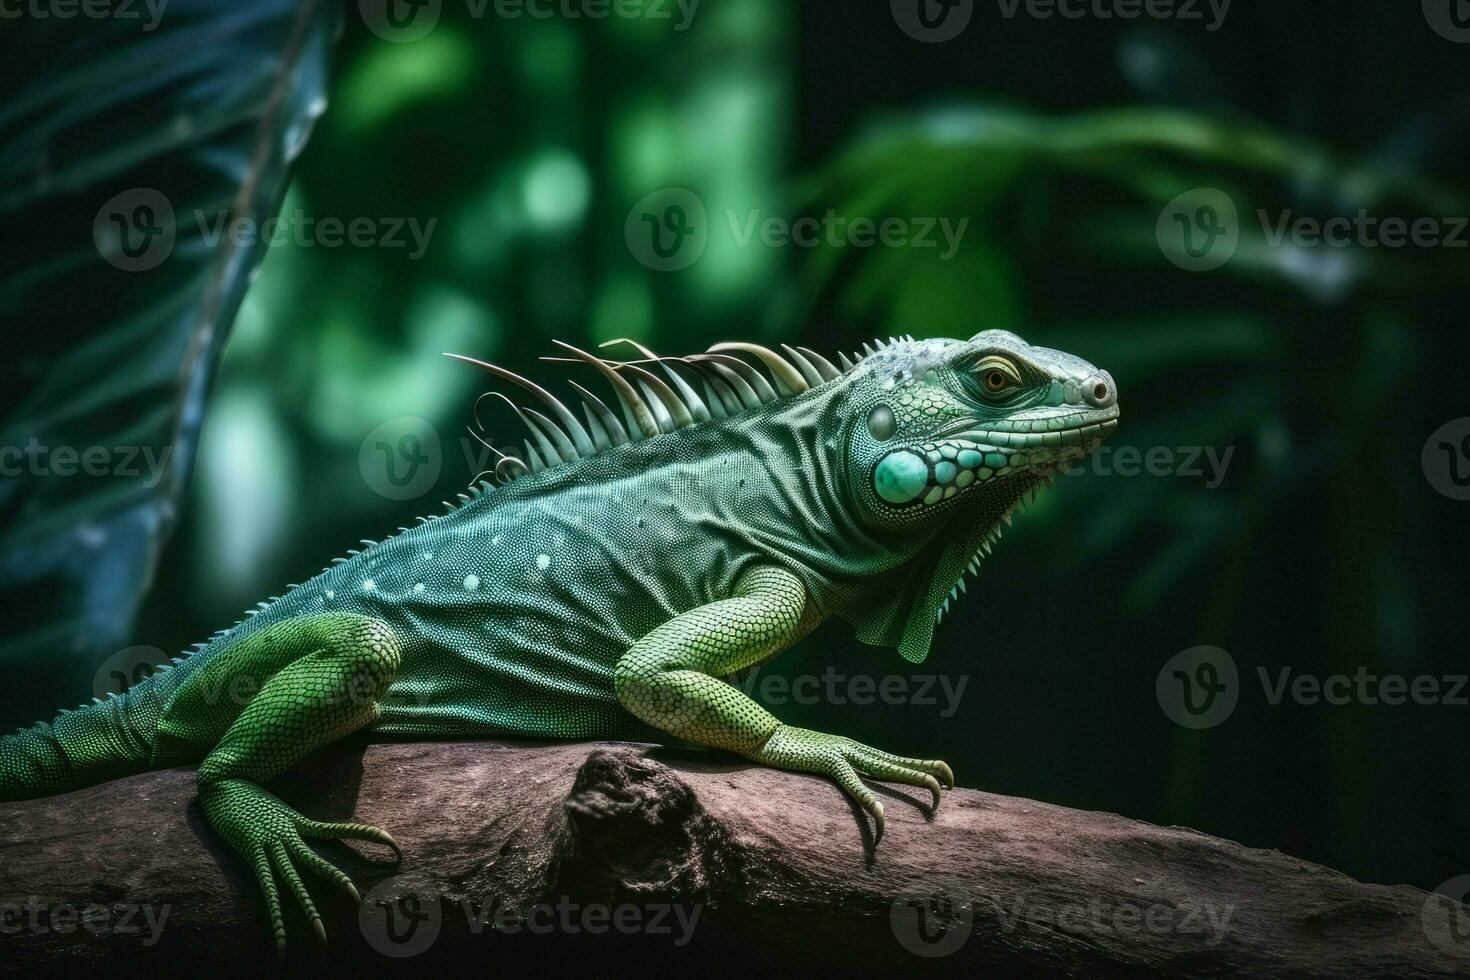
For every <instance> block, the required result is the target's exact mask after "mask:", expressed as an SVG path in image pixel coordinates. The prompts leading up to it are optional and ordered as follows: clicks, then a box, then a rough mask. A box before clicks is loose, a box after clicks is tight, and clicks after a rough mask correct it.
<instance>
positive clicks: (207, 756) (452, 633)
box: [0, 331, 1117, 946]
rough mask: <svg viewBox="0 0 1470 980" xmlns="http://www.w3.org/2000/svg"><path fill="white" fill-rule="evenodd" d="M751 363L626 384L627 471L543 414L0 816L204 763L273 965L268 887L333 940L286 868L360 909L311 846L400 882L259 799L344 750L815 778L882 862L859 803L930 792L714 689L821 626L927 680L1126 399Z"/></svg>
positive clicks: (9, 779)
mask: <svg viewBox="0 0 1470 980" xmlns="http://www.w3.org/2000/svg"><path fill="white" fill-rule="evenodd" d="M746 351H747V352H748V353H755V354H758V355H759V357H760V359H761V360H762V361H763V362H765V363H766V364H767V365H768V366H770V367H772V376H771V378H770V379H769V380H768V379H766V378H765V377H764V376H761V375H758V374H757V373H756V372H755V371H754V370H752V369H750V368H749V367H748V366H740V365H735V364H732V363H731V362H729V361H726V362H723V363H722V364H721V365H720V366H719V367H716V366H714V365H713V364H712V359H709V358H706V359H705V360H702V361H696V362H694V363H695V364H697V365H699V369H698V372H697V373H698V376H699V378H700V379H702V380H704V381H705V388H704V391H705V397H704V400H703V401H700V399H699V396H698V395H697V394H695V393H694V391H693V389H692V387H690V386H688V385H687V384H685V380H684V378H682V377H681V376H679V375H677V374H675V373H673V372H672V370H671V369H670V373H669V378H670V381H672V382H673V385H674V388H673V389H671V388H668V387H665V388H664V392H662V393H661V392H659V391H658V387H659V386H660V385H663V384H664V382H662V381H659V380H658V379H657V378H655V377H654V376H653V375H652V374H646V375H644V374H639V373H638V372H639V370H641V369H639V368H636V367H632V366H627V365H624V366H622V367H620V368H619V371H618V374H617V377H616V378H615V379H614V380H616V381H617V382H618V383H619V390H620V391H622V390H624V389H625V390H626V393H625V394H621V395H620V397H621V398H623V399H624V400H623V402H622V403H621V404H622V408H623V409H624V418H625V419H626V421H627V424H628V425H627V429H628V431H631V432H633V433H635V434H636V435H638V436H639V438H638V439H637V441H631V440H627V432H625V431H624V430H623V428H622V426H621V424H620V423H619V422H618V421H617V420H615V419H614V418H613V417H612V415H611V413H610V412H608V411H606V410H605V406H600V405H599V407H602V408H604V411H603V412H602V413H600V415H599V413H594V412H593V411H591V410H590V409H589V411H588V419H589V422H588V428H586V429H584V428H583V427H582V426H581V425H580V424H579V423H577V422H576V421H575V419H571V418H570V416H568V415H565V414H562V413H561V412H558V411H557V409H559V408H560V407H561V406H559V405H557V406H554V407H553V414H556V415H557V416H558V420H557V421H552V420H550V419H547V418H546V417H545V416H541V415H534V414H532V415H531V419H532V422H528V425H532V424H534V426H535V427H534V428H533V435H534V438H535V440H536V444H535V451H534V452H533V451H532V448H531V447H530V446H528V449H527V457H526V458H527V459H528V460H529V461H530V468H531V469H532V470H534V472H531V473H529V474H525V473H524V470H525V467H524V466H523V465H522V464H520V463H519V461H507V462H505V463H502V470H501V471H500V472H501V475H502V476H503V477H507V478H510V479H509V482H507V483H505V484H504V485H503V486H500V487H496V488H493V489H491V488H487V492H484V493H479V494H477V496H476V497H475V498H474V499H472V500H469V501H468V502H466V503H465V505H464V506H462V507H460V508H458V509H456V510H452V511H451V513H449V514H447V515H445V516H442V517H438V518H434V519H428V520H425V522H424V523H423V524H422V525H421V526H419V527H416V528H414V529H413V530H403V531H402V533H399V534H397V535H395V536H394V537H392V538H389V539H387V540H385V541H383V542H381V543H377V544H374V543H371V542H370V543H369V546H368V547H367V548H366V549H365V550H364V551H362V552H360V553H354V554H353V555H352V556H351V557H350V558H349V559H347V560H345V561H342V562H340V563H339V564H336V565H334V566H331V567H329V568H328V569H326V570H325V571H323V572H322V573H321V574H320V575H317V576H316V577H315V578H313V579H312V580H310V581H309V582H306V583H304V584H302V585H300V586H295V587H293V588H292V589H291V590H290V591H288V592H287V593H286V594H285V595H284V596H282V597H280V598H278V599H275V600H272V601H271V602H270V603H268V604H262V608H261V609H260V610H259V611H258V614H253V615H251V616H250V617H248V618H247V619H245V620H243V621H242V622H240V623H238V624H236V625H235V626H234V627H232V628H230V629H228V630H225V631H222V632H221V633H219V634H216V636H215V637H214V638H212V639H211V640H210V642H209V643H207V644H203V645H202V646H201V648H200V649H199V650H198V651H197V652H195V653H192V654H190V655H189V656H186V657H184V658H182V659H180V660H177V661H175V666H174V667H173V669H170V670H167V671H164V672H161V673H159V674H156V675H154V676H153V677H150V678H149V679H148V680H147V681H145V682H143V683H142V684H139V685H137V686H135V687H134V688H132V689H131V690H129V691H128V692H127V693H126V694H123V695H120V696H117V697H114V698H110V699H108V700H107V701H103V702H99V703H94V704H92V705H88V706H85V707H83V708H81V709H78V710H76V711H72V712H63V713H62V714H61V715H60V716H59V717H58V718H56V719H55V720H54V721H53V722H52V723H51V724H49V725H48V724H44V723H43V724H40V725H37V726H35V727H33V728H31V729H28V730H24V731H21V732H19V733H17V734H16V735H13V736H8V737H6V738H4V739H0V800H15V799H28V798H32V797H36V796H44V795H49V794H53V793H58V792H64V791H66V790H68V789H72V788H76V787H79V786H84V785H89V784H93V783H96V782H100V781H103V780H107V779H113V778H116V777H118V776H121V775H126V774H128V773H130V772H138V771H142V770H144V769H147V768H150V767H161V766H168V765H178V764H181V763H185V762H198V763H199V770H198V785H199V795H200V801H201V805H202V807H203V810H204V813H205V815H206V816H207V818H208V819H209V822H210V824H211V826H213V828H214V829H215V830H216V831H217V832H218V833H219V834H220V835H221V837H222V838H223V839H224V840H226V841H227V842H228V843H229V844H230V845H231V847H232V848H234V849H235V850H236V851H237V852H238V853H239V854H240V855H241V856H242V857H243V858H244V859H245V861H246V862H247V864H248V865H249V866H250V867H251V869H252V870H253V871H254V873H255V876H256V879H257V881H258V883H259V886H260V888H261V890H262V892H263V893H264V896H265V899H266V905H267V910H268V912H269V915H270V920H271V924H272V927H273V930H274V933H275V938H276V942H277V944H278V946H284V944H285V937H286V933H285V926H284V919H283V914H282V901H281V898H280V888H281V886H283V885H284V886H285V887H286V888H287V889H288V890H289V891H290V892H291V893H292V895H293V896H294V898H295V900H296V902H297V903H298V904H299V905H300V907H301V909H302V910H303V912H304V913H305V915H306V917H307V918H308V919H309V920H310V921H311V922H312V925H313V928H314V929H315V931H316V932H317V933H318V934H319V935H324V930H323V927H322V923H321V918H320V916H319V915H318V913H317V911H316V908H315V906H314V905H313V903H312V899H311V897H310V895H309V894H308V892H307V889H306V887H305V885H304V883H303V882H302V879H301V876H300V873H299V868H300V867H303V866H304V867H305V868H306V869H308V870H310V871H312V872H313V873H315V874H317V875H320V876H321V877H323V878H326V879H327V880H329V881H331V882H334V883H335V884H336V885H337V886H339V887H340V888H342V889H343V890H344V891H346V892H348V893H349V894H350V895H353V896H355V895H356V891H355V889H354V888H353V886H352V883H351V882H350V881H349V880H348V878H347V876H346V875H345V874H343V873H342V872H341V871H340V870H339V869H337V868H335V867H334V866H332V865H331V864H329V863H328V862H327V861H326V860H324V859H323V858H321V857H320V856H319V855H317V854H316V852H315V851H313V850H312V849H311V848H310V847H309V845H308V844H307V841H308V840H313V839H342V838H350V839H359V840H367V841H375V842H378V843H381V844H384V845H386V846H388V847H390V848H392V849H393V850H394V852H395V854H396V853H397V845H396V844H395V843H394V842H393V840H392V839H391V838H390V837H389V836H388V835H387V834H386V833H384V832H383V831H381V830H378V829H377V828H373V827H368V826H363V825H358V824H324V823H319V822H317V821H313V820H310V819H307V818H305V817H303V816H301V815H300V814H297V813H296V812H294V811H293V810H291V809H290V808H289V807H287V806H286V805H285V804H284V803H282V802H281V801H280V800H278V799H276V798H275V797H274V796H272V795H271V794H270V793H268V792H266V791H265V789H263V788H262V787H263V786H264V785H265V784H267V783H269V782H270V780H271V779H273V778H274V777H275V776H277V775H278V774H279V773H281V772H282V771H283V770H285V769H286V768H288V767H289V766H291V765H293V764H294V763H295V762H297V761H298V760H300V759H301V758H302V757H303V756H305V755H306V754H307V753H309V752H311V751H313V750H315V749H317V748H319V747H320V746H323V745H326V744H328V743H330V742H332V741H335V740H337V739H340V738H342V737H343V736H345V735H348V734H350V733H352V732H355V731H359V730H363V729H367V730H369V731H372V732H377V733H382V734H384V735H394V736H417V737H446V738H464V737H470V736H475V735H497V734H499V735H520V736H544V737H554V738H651V737H656V731H663V732H667V733H669V734H672V735H675V736H677V737H680V738H684V739H688V740H690V741H693V742H698V743H701V744H704V745H707V746H711V747H713V748H719V749H725V750H728V751H731V752H734V753H737V754H739V755H742V756H744V757H746V758H749V759H752V760H754V761H757V762H760V763H763V764H765V765H770V766H775V767H779V768H783V769H790V770H795V771H801V772H812V773H819V774H822V775H826V776H830V777H831V778H833V779H834V780H835V781H836V782H837V783H838V784H839V785H840V786H841V787H842V788H843V789H844V790H845V791H846V792H847V793H849V794H850V795H851V796H852V797H853V798H854V799H856V800H857V801H858V803H859V804H860V805H861V806H863V807H864V808H865V809H866V810H867V811H868V812H869V813H870V814H872V816H873V818H874V822H875V825H876V832H875V835H874V843H875V844H876V842H877V841H878V840H879V839H881V837H882V833H883V827H884V815H883V806H882V804H881V803H879V802H878V800H877V799H876V798H875V797H874V795H873V793H872V792H871V791H870V790H869V789H868V787H867V786H866V785H864V783H863V781H862V777H863V776H867V777H869V778H874V779H881V780H890V781H894V782H900V783H907V784H910V785H915V786H923V787H927V788H928V789H929V790H930V792H931V794H932V796H933V803H934V805H935V806H937V805H938V803H939V797H940V785H941V784H943V785H945V786H952V785H953V775H952V773H951V772H950V769H949V767H948V766H947V765H945V764H944V763H943V762H939V761H937V760H925V759H918V758H908V757H904V756H899V755H893V754H890V753H888V752H884V751H880V750H878V749H874V748H871V747H869V746H866V745H863V744H861V743H859V742H855V741H852V740H850V739H847V738H843V737H840V736H836V735H828V734H825V733H821V732H813V731H807V730H803V729H798V728H793V727H791V726H787V725H783V724H781V722H780V721H778V720H777V719H776V718H775V717H774V716H773V715H771V714H770V713H769V712H767V711H766V710H765V709H764V708H762V707H760V706H759V705H757V704H756V703H755V702H753V701H752V700H750V699H749V698H748V697H746V696H745V695H744V694H743V693H741V692H740V691H739V690H738V689H737V688H736V687H734V686H733V685H731V684H729V683H727V681H726V680H725V679H724V678H726V677H728V676H729V675H731V674H733V673H735V672H737V671H740V670H743V669H745V668H748V667H751V666H754V665H756V664H759V663H762V662H764V661H766V660H768V659H770V658H771V657H773V656H776V655H777V654H779V653H780V652H781V651H782V650H784V649H786V648H787V647H789V646H790V645H791V644H793V643H795V642H796V641H797V640H798V639H800V638H801V637H802V636H804V635H806V634H807V633H808V632H810V631H811V630H812V629H813V628H815V627H816V626H817V625H818V624H819V623H821V622H822V621H823V620H825V619H826V618H828V617H829V616H838V617H840V618H843V619H845V620H847V621H848V622H850V623H852V624H853V625H854V627H855V628H856V632H857V636H858V638H859V639H860V640H862V641H864V642H866V643H870V644H877V645H892V646H895V647H897V648H898V649H899V651H900V652H901V653H902V654H903V655H904V656H905V657H906V658H907V659H909V660H911V661H914V662H917V661H920V660H922V659H923V658H924V656H925V654H926V653H927V651H928V648H929V644H930V640H931V637H932V634H933V629H934V625H935V623H936V622H937V620H938V619H939V618H940V616H942V614H943V612H944V610H945V609H947V608H948V605H949V601H950V600H951V599H952V598H954V596H955V595H956V594H957V593H956V591H955V590H956V588H957V587H959V586H962V585H963V575H964V573H965V572H966V571H967V570H969V571H974V570H975V569H976V567H977V565H978V561H979V559H980V557H981V556H982V555H983V554H987V553H988V552H989V547H990V544H991V543H993V542H994V540H995V538H996V537H997V536H998V533H999V526H1000V522H1001V521H1002V520H1003V519H1004V520H1007V521H1008V520H1009V517H1010V513H1011V511H1012V510H1013V509H1014V508H1015V507H1016V506H1017V505H1018V504H1019V503H1020V502H1021V500H1022V497H1023V495H1025V494H1027V493H1034V491H1035V489H1036V488H1037V486H1038V484H1040V483H1042V482H1044V481H1047V482H1049V475H1050V473H1051V471H1053V470H1055V469H1057V468H1059V467H1060V466H1062V465H1064V464H1065V463H1067V462H1068V461H1070V460H1072V459H1075V458H1077V457H1079V456H1082V455H1084V454H1086V453H1087V452H1090V451H1091V449H1092V448H1093V447H1095V446H1096V445H1097V443H1098V442H1100V441H1101V440H1102V438H1104V437H1105V436H1106V435H1107V434H1109V433H1110V432H1111V431H1112V429H1113V427H1114V426H1115V425H1116V419H1117V407H1116V388H1115V387H1114V385H1113V381H1112V379H1111V377H1109V376H1108V375H1107V373H1106V372H1102V371H1098V370H1097V369H1096V368H1094V367H1093V366H1092V365H1090V364H1087V363H1086V362H1085V361H1082V360H1080V359H1078V358H1075V357H1073V356H1071V355H1067V354H1062V353H1060V352H1057V351H1050V350H1047V349H1045V348H1037V347H1031V346H1029V345H1027V344H1026V343H1025V342H1024V341H1022V340H1021V339H1020V338H1018V337H1016V336H1015V335H1014V334H1010V333H1006V332H1004V331H989V332H986V333H981V334H978V335H977V336H975V337H973V338H971V339H970V340H969V341H963V342H962V341H952V340H929V341H900V342H894V343H892V344H889V345H882V344H880V345H879V350H877V351H876V352H870V355H869V356H868V357H866V358H863V359H861V360H860V362H859V363H858V364H857V365H856V366H853V367H850V368H848V369H847V370H845V371H843V372H841V373H840V375H839V372H838V371H837V370H836V369H834V368H832V367H831V366H830V365H828V364H826V362H824V361H821V362H820V365H821V367H822V368H823V370H821V371H818V369H817V365H818V363H819V361H820V359H816V358H812V359H808V360H799V359H798V358H799V357H800V355H797V354H796V353H795V352H792V351H789V350H788V356H789V357H790V360H789V361H786V360H784V359H781V358H780V357H779V355H775V354H773V353H771V352H769V351H764V350H759V351H756V350H754V349H746ZM578 353H579V356H582V357H584V358H585V359H587V360H589V361H591V360H593V359H591V358H590V355H581V354H580V352H578ZM718 356H726V357H728V356H729V355H727V354H725V355H717V357H718ZM609 363H615V362H600V361H598V362H596V364H595V366H596V367H597V368H598V370H599V371H602V372H603V373H604V374H605V375H607V374H611V372H610V371H609V370H608V368H607V366H606V365H607V364H609ZM643 363H651V362H643ZM486 367H487V369H488V370H491V371H492V372H494V373H497V374H499V375H501V376H502V377H508V375H507V374H506V373H505V372H503V371H501V370H500V369H497V368H494V367H492V366H486ZM732 367H734V368H736V370H731V368H732ZM819 375H820V376H819ZM625 376H627V377H633V378H635V379H636V380H637V381H638V382H639V385H640V387H641V390H642V393H643V394H642V397H641V398H640V396H639V394H638V393H637V391H635V390H634V389H633V388H631V387H629V386H628V385H627V382H626V381H625V380H624V377H625ZM710 378H713V379H714V382H711V381H710V380H709V379H710ZM773 382H774V384H773ZM674 389H678V390H677V391H675V390H674ZM776 389H780V390H781V391H782V392H783V394H784V397H777V395H776ZM665 393H666V394H665ZM742 402H743V403H744V405H743V406H742ZM528 414H529V412H528ZM524 417H525V416H523V418H524ZM594 417H600V419H601V421H600V422H596V423H594V421H593V419H594ZM543 423H544V424H543ZM589 429H590V430H591V431H590V432H589ZM625 440H627V441H625Z"/></svg>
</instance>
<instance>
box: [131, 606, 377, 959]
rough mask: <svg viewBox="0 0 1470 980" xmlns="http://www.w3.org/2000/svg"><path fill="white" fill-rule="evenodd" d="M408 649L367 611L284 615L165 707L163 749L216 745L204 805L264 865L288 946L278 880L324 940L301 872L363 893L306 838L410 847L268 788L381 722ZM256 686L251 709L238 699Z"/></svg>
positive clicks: (224, 653) (207, 767) (205, 768)
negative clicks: (382, 705) (315, 816)
mask: <svg viewBox="0 0 1470 980" xmlns="http://www.w3.org/2000/svg"><path fill="white" fill-rule="evenodd" d="M399 653H400V651H399V644H398V640H397V638H396V637H395V636H394V635H393V632H392V631H391V629H390V628H389V627H388V626H387V625H386V624H384V623H382V622H379V621H377V620H374V619H370V618H368V617H365V616H355V615H318V616H303V617H300V618H297V619H290V620H285V621H283V622H281V623H277V624H275V625H273V626H271V627H269V628H267V629H263V630H261V631H260V632H258V633H255V634H253V635H252V636H250V637H248V638H247V639H244V640H242V641H240V642H239V644H238V645H236V646H234V647H230V648H226V649H224V650H221V651H220V652H219V654H218V655H216V656H215V657H213V658H212V659H211V660H210V661H209V662H208V663H207V664H206V665H205V666H204V667H203V668H202V669H201V670H200V671H199V672H198V673H197V674H195V675H193V676H191V677H190V678H189V679H188V681H187V682H185V684H184V685H183V686H182V687H181V688H180V689H179V690H178V691H177V692H175V694H174V695H173V697H171V698H170V700H169V703H168V704H167V705H166V706H165V708H164V711H163V717H162V718H161V719H160V722H159V739H160V745H165V746H166V745H169V744H173V745H175V746H181V747H186V748H187V747H194V748H198V747H200V746H207V745H213V748H212V750H210V751H209V754H208V755H207V756H206V757H205V759H204V762H203V763H202V764H201V765H200V766H199V773H198V785H199V801H200V804H201V806H202V807H203V809H204V814H205V816H206V817H207V818H208V819H209V822H210V824H211V826H213V827H214V829H215V831H216V832H217V833H218V834H219V835H220V836H221V837H223V838H224V839H225V841H226V842H227V843H229V845H230V846H231V847H232V848H234V849H235V850H236V851H237V852H239V854H240V855H241V856H242V857H243V858H244V859H245V860H246V861H247V862H248V863H249V864H250V865H251V867H252V868H253V870H254V872H255V876H256V879H257V881H258V883H259V885H260V888H261V891H262V892H264V894H265V899H266V905H267V908H268V909H269V912H270V919H271V927H272V929H273V931H274V933H275V939H276V945H277V947H278V948H284V946H285V942H286V927H285V920H284V917H283V915H282V911H281V901H280V896H279V893H278V890H277V878H278V877H279V879H280V881H281V883H284V884H285V885H286V886H287V887H289V888H290V890H291V892H292V893H293V894H294V895H295V897H296V901H297V903H298V904H299V905H300V906H301V910H302V911H303V912H304V913H305V914H306V917H307V918H308V919H309V920H310V921H311V923H312V927H313V929H314V930H315V931H316V933H317V935H318V936H319V937H321V938H323V939H325V938H326V933H325V930H324V929H323V927H322V921H321V916H320V915H319V914H318V913H317V910H316V906H315V905H314V904H313V902H312V900H311V896H310V894H308V892H307V890H306V885H305V884H304V883H303V882H302V880H301V875H300V874H299V873H298V871H297V865H304V866H306V867H307V868H310V869H311V870H312V871H313V872H315V873H316V874H318V875H320V876H321V877H323V878H326V879H327V880H329V881H333V882H335V883H336V884H337V885H338V886H339V887H341V888H342V889H343V890H344V891H345V892H347V893H348V894H349V895H350V896H352V897H353V898H354V899H357V897H358V895H357V890H356V888H354V887H353V885H352V882H351V880H350V879H349V878H348V877H347V875H346V874H344V873H343V872H342V871H341V870H340V869H338V868H337V867H335V866H334V865H332V864H331V863H329V862H328V861H326V860H325V859H324V858H322V857H321V856H319V855H318V854H317V853H316V852H315V851H313V850H312V849H311V848H310V847H308V846H307V844H306V839H309V838H316V839H322V840H341V839H354V840H366V841H375V842H377V843H380V844H384V845H386V846H388V847H390V848H392V849H393V851H394V853H395V855H397V854H399V851H398V845H397V844H396V843H394V841H393V838H391V837H390V836H388V834H387V833H385V832H384V831H382V830H379V829H377V828H376V827H369V826H365V825H362V824H353V823H321V822H319V821H316V820H309V819H307V818H306V817H303V816H302V815H301V814H299V813H297V812H296V811H295V810H293V809H291V808H290V807H288V806H286V804H285V803H282V802H281V801H280V800H279V799H277V798H276V797H275V796H273V795H271V794H270V793H267V792H266V791H265V790H263V789H261V788H260V784H262V783H266V782H269V781H270V780H271V779H273V778H274V777H275V776H277V775H279V774H280V773H281V772H282V771H283V770H285V769H287V768H288V767H290V766H291V765H293V764H294V763H296V762H297V761H298V760H300V759H301V758H302V757H304V756H305V755H307V754H308V753H309V752H312V751H314V750H315V749H318V748H320V747H322V746H324V745H326V744H328V743H330V742H334V741H336V740H337V739H340V738H342V737H344V736H346V735H348V734H351V733H352V732H354V731H357V730H358V729H360V728H363V727H364V726H366V725H368V724H369V723H371V722H372V721H373V720H374V719H376V718H377V714H378V707H377V701H378V699H379V698H380V697H381V696H382V694H383V692H384V691H386V690H387V688H388V685H389V683H390V682H391V681H392V679H393V676H394V674H395V673H396V672H397V670H398V665H399ZM257 685H261V686H258V693H255V694H254V696H253V697H250V698H249V700H248V702H246V703H245V704H244V706H243V710H242V709H241V700H242V699H241V698H240V697H239V692H241V691H249V690H252V689H256V686H257Z"/></svg>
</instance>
